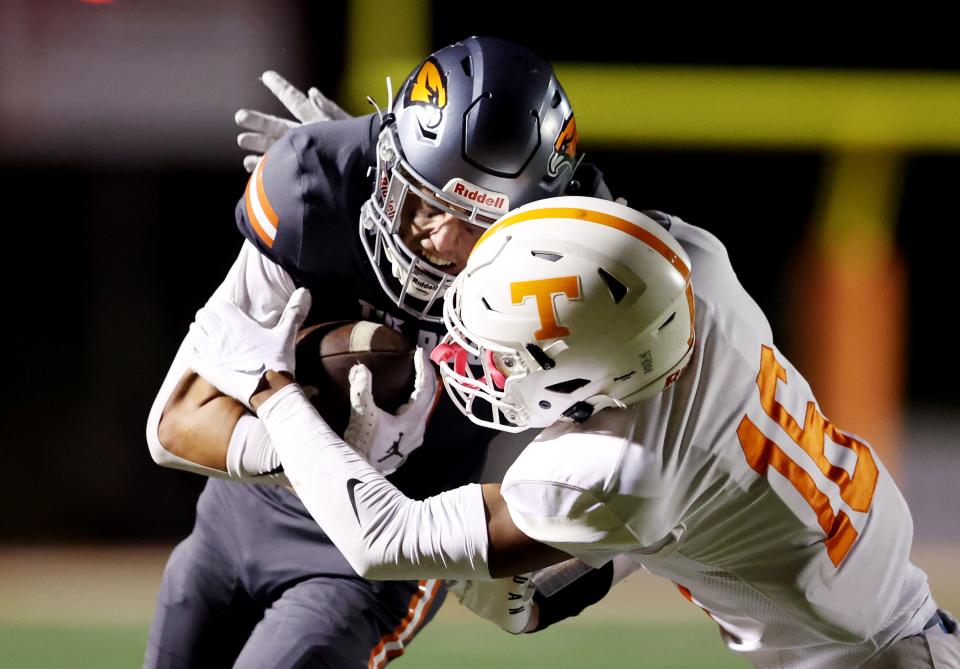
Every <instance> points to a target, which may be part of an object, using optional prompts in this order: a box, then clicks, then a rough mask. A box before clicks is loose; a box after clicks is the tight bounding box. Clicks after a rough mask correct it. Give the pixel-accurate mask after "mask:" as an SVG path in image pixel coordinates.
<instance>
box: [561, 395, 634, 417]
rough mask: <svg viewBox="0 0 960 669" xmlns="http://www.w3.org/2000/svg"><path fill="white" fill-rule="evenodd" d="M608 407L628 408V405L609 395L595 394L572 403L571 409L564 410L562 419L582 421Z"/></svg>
mask: <svg viewBox="0 0 960 669" xmlns="http://www.w3.org/2000/svg"><path fill="white" fill-rule="evenodd" d="M608 407H616V408H617V409H626V408H627V405H626V404H624V403H623V402H621V401H620V400H618V399H616V398H613V397H610V396H609V395H594V396H593V397H588V398H587V399H585V400H581V401H580V402H577V403H576V404H573V405H571V406H570V408H569V409H567V410H566V411H564V412H563V418H562V419H561V420H566V421H572V422H574V423H582V422H584V421H585V420H587V419H588V418H590V416H592V415H593V414H595V413H597V412H598V411H603V410H604V409H606V408H608Z"/></svg>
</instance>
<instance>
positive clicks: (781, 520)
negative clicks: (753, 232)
mask: <svg viewBox="0 0 960 669" xmlns="http://www.w3.org/2000/svg"><path fill="white" fill-rule="evenodd" d="M670 232H671V233H672V234H673V235H674V236H675V237H676V238H677V239H678V240H679V241H680V243H681V245H682V246H683V248H684V249H685V250H686V252H687V253H688V254H689V256H690V259H691V264H692V275H691V277H692V282H693V289H694V293H695V296H696V321H695V322H696V338H697V339H696V348H695V354H694V358H693V360H692V361H691V363H690V366H689V367H688V368H687V370H686V371H685V372H684V373H683V375H682V376H681V377H680V379H679V380H678V381H677V382H676V383H675V384H674V385H673V386H672V387H671V388H670V389H668V390H667V391H666V392H664V393H662V394H660V395H658V396H656V397H653V398H650V399H647V400H643V401H641V402H640V403H638V404H635V405H633V406H631V407H628V408H627V409H625V410H616V409H608V410H605V411H602V412H600V413H598V414H596V415H595V416H594V417H592V418H591V419H590V420H588V421H587V422H585V423H583V424H581V425H577V424H573V423H558V424H556V425H554V426H552V427H550V428H548V429H547V430H545V431H544V432H543V433H542V434H541V435H540V437H538V439H537V440H536V441H534V442H533V443H532V444H531V445H530V446H529V447H528V448H527V449H526V450H525V451H524V452H523V453H522V454H521V455H520V457H519V458H518V460H517V461H516V462H515V463H514V464H513V466H512V467H511V468H510V469H509V471H508V472H507V474H506V476H505V478H504V481H503V486H502V489H501V491H502V495H503V497H504V499H505V500H506V503H507V505H508V508H509V510H510V514H511V516H512V518H513V520H514V522H515V523H516V525H517V527H519V528H520V529H521V530H523V532H524V533H526V534H527V535H528V536H530V537H532V538H534V539H537V540H539V541H542V542H544V543H547V544H551V545H553V546H556V547H558V548H560V549H562V550H564V551H566V552H568V553H570V554H571V555H574V556H576V557H579V558H580V559H582V560H584V561H586V562H588V563H590V564H592V565H594V566H600V565H601V564H603V563H604V562H606V561H607V560H608V559H610V558H611V557H612V556H614V555H616V554H620V553H626V554H629V555H630V556H631V557H632V558H633V559H635V560H636V561H637V562H639V563H641V564H642V565H643V566H644V567H645V568H646V569H648V570H649V571H650V572H652V573H654V574H658V575H661V576H664V577H666V578H668V579H671V580H672V581H674V582H675V583H676V584H677V586H678V587H679V589H680V591H681V592H682V593H683V594H684V595H685V596H686V597H687V598H688V599H690V600H691V601H693V602H694V603H695V604H697V605H699V606H701V607H702V608H704V609H705V610H706V611H707V612H708V613H709V614H710V616H711V617H713V618H714V619H715V620H716V621H717V623H719V625H720V627H721V628H722V630H723V632H724V637H725V639H726V640H727V644H728V646H730V648H732V649H733V650H737V651H740V652H742V653H745V654H746V655H747V656H748V657H749V659H750V660H751V661H752V662H753V663H754V664H755V665H756V666H758V667H791V668H800V667H817V668H822V667H852V666H856V665H858V664H859V663H860V662H862V661H863V660H865V659H867V658H868V657H870V656H872V655H874V654H875V653H876V652H877V650H878V649H880V648H883V647H885V646H886V645H887V644H889V643H892V642H893V641H895V640H896V639H899V638H901V637H903V636H907V635H910V634H916V633H919V632H920V631H921V630H922V628H923V625H924V623H925V622H926V621H927V620H928V619H929V618H930V617H931V616H932V615H933V614H934V612H935V610H936V606H935V604H934V602H933V600H932V598H931V596H930V592H929V588H928V586H927V582H926V576H925V575H924V573H923V572H922V571H920V570H919V569H917V568H916V567H914V566H913V565H912V564H911V563H910V560H909V554H910V545H911V540H912V534H913V523H912V520H911V518H910V513H909V510H908V509H907V505H906V503H905V501H904V499H903V497H902V496H901V494H900V492H899V491H898V490H897V487H896V485H895V484H894V482H893V479H892V478H891V477H890V475H889V473H888V472H887V471H886V469H884V467H883V465H882V464H881V463H880V462H879V460H878V459H877V457H876V455H875V454H874V453H873V451H872V450H871V449H870V447H869V446H868V445H867V444H866V443H865V442H864V441H863V440H861V439H859V438H857V437H854V436H852V435H850V434H848V433H844V432H841V431H840V430H839V429H837V428H836V427H835V426H834V425H833V424H832V423H830V422H829V420H827V419H826V418H825V417H824V416H823V414H822V413H821V412H820V409H819V407H818V405H817V403H816V400H815V399H814V396H813V394H812V393H811V391H810V387H809V385H808V384H807V382H806V381H805V380H804V379H803V377H802V376H801V375H800V374H799V373H798V372H797V370H796V369H794V367H793V366H792V365H791V364H790V362H789V361H788V360H787V359H786V358H785V357H784V356H783V354H782V353H780V352H779V351H778V350H777V348H776V347H775V346H774V344H773V337H772V335H771V331H770V326H769V324H768V323H767V321H766V318H765V317H764V315H763V313H762V312H761V311H760V309H759V307H758V306H757V305H756V303H755V302H754V301H753V300H752V299H751V298H750V297H749V296H748V295H747V293H746V292H745V291H744V289H743V287H742V286H741V285H740V283H739V281H738V280H737V278H736V275H735V274H734V272H733V268H732V267H731V265H730V262H729V259H728V257H727V253H726V250H725V249H724V247H723V245H722V244H721V243H720V242H719V241H718V240H717V239H716V238H715V237H713V236H712V235H710V234H709V233H707V232H705V231H703V230H700V229H699V228H696V227H694V226H691V225H689V224H686V223H684V222H682V221H680V220H678V219H676V218H674V219H673V225H672V227H671V229H670ZM851 381H852V385H851V389H850V391H851V392H856V391H857V390H856V387H855V385H854V384H855V380H851Z"/></svg>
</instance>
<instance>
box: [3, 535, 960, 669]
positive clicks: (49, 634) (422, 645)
mask: <svg viewBox="0 0 960 669" xmlns="http://www.w3.org/2000/svg"><path fill="white" fill-rule="evenodd" d="M169 550H170V547H169V546H164V547H151V548H130V547H126V548H124V547H103V546H101V547H93V548H89V547H88V548H83V547H80V548H77V547H73V548H70V547H68V548H62V547H61V548H44V549H32V548H31V549H17V548H9V547H8V548H6V549H0V669H60V668H64V669H87V668H89V669H114V668H117V669H119V668H123V669H128V668H130V667H139V666H140V665H141V663H142V660H143V651H144V644H145V642H146V636H147V627H148V625H149V621H150V618H151V616H152V611H153V601H154V598H155V596H156V591H157V588H158V587H159V584H160V575H161V572H162V567H163V564H164V562H165V560H166V557H167V554H168V553H169ZM914 560H915V562H917V564H919V565H920V566H921V567H922V568H924V569H925V570H926V571H927V573H928V575H929V576H930V581H931V584H932V586H933V590H934V593H935V596H936V597H937V599H938V601H939V603H940V604H941V605H942V606H944V607H946V608H952V609H953V610H954V611H957V610H960V582H958V581H957V580H956V579H955V578H954V577H953V576H954V572H955V566H956V564H957V563H958V560H960V550H958V548H957V547H954V546H945V547H927V548H925V549H921V550H915V551H914ZM391 666H392V667H396V668H397V669H413V668H420V669H435V668H436V669H440V668H441V667H442V668H443V669H450V668H451V667H455V668H456V669H468V668H472V667H478V668H479V667H492V668H495V669H505V668H509V669H513V668H514V667H518V668H524V669H539V668H541V667H542V668H544V669H547V668H549V669H563V668H564V667H576V668H578V669H618V668H620V667H623V668H626V667H630V668H631V669H644V668H649V669H674V668H676V669H681V668H683V669H689V668H696V669H699V668H701V667H709V668H710V669H726V668H734V667H740V668H741V669H742V668H745V667H748V666H749V665H747V664H746V663H745V662H744V661H743V660H742V659H740V658H737V657H735V656H734V655H732V654H731V653H730V652H728V651H727V650H726V649H725V648H724V647H723V645H722V643H721V641H720V638H719V635H718V634H717V628H716V625H715V624H714V623H713V622H712V621H711V620H710V619H709V618H708V617H707V616H706V615H704V613H703V611H701V610H700V609H698V608H697V607H695V606H693V605H691V604H689V603H688V602H687V601H686V600H685V599H684V598H683V597H681V596H680V595H679V594H678V593H677V591H676V588H674V587H673V586H672V585H671V584H670V583H668V582H665V581H663V580H661V579H656V578H654V577H652V576H650V575H649V574H643V573H638V574H636V575H634V576H632V577H631V578H630V579H628V580H627V581H626V582H625V583H623V584H621V585H620V586H618V587H617V588H615V589H614V590H613V592H611V593H610V595H609V596H608V597H607V598H605V599H604V601H603V602H601V603H600V604H598V605H596V606H594V607H592V608H591V609H589V610H588V611H587V612H585V613H584V614H583V615H582V616H580V617H578V618H576V619H574V620H570V621H565V622H564V623H562V624H560V625H558V626H556V627H553V628H551V629H549V630H546V631H545V632H542V633H538V634H532V635H522V636H518V637H513V636H510V635H508V634H506V633H505V632H502V631H500V630H499V629H498V628H496V627H494V626H493V625H490V624H489V623H485V622H483V621H480V620H479V619H477V618H475V617H474V616H473V615H472V614H470V613H469V612H468V611H466V610H465V609H463V608H462V607H461V606H460V605H459V604H458V603H457V602H456V601H449V602H447V603H446V604H445V605H444V606H443V608H442V609H441V610H440V612H439V613H438V615H437V618H436V620H435V621H434V622H433V623H431V624H430V625H428V626H427V627H426V628H425V629H424V630H423V631H422V632H421V634H420V635H419V636H418V637H417V638H416V639H415V640H414V642H413V643H412V644H410V646H409V648H408V652H407V654H406V655H405V656H403V657H400V658H399V659H397V660H395V661H394V662H393V663H392V664H391Z"/></svg>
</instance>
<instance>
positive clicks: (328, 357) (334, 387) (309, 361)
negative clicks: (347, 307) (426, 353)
mask: <svg viewBox="0 0 960 669" xmlns="http://www.w3.org/2000/svg"><path fill="white" fill-rule="evenodd" d="M414 350H415V347H414V345H413V343H412V342H411V341H410V340H409V339H407V338H406V337H404V336H403V335H402V334H400V333H399V332H396V331H395V330H392V329H391V328H389V327H387V326H386V325H381V324H379V323H370V322H368V321H335V322H332V323H321V324H319V325H313V326H311V327H309V328H305V329H303V330H301V331H300V333H299V334H298V335H297V351H296V354H297V374H296V376H297V382H298V383H299V384H300V385H301V386H303V388H304V390H305V391H306V393H307V396H308V397H310V401H311V402H312V403H313V405H314V406H315V407H316V408H317V411H319V412H320V415H321V416H323V418H324V420H326V421H327V424H329V425H330V427H331V428H333V430H334V431H335V432H336V433H337V434H339V435H341V436H342V435H343V431H344V430H345V429H346V427H347V422H348V421H349V419H350V380H349V374H350V368H351V367H353V366H354V365H355V364H356V363H358V362H362V363H363V364H364V365H366V366H367V367H368V368H369V369H370V371H371V372H372V373H373V399H374V400H375V401H376V403H377V406H379V407H380V408H381V409H383V410H385V411H389V412H391V413H392V412H394V411H396V410H397V409H398V408H399V407H400V405H402V404H404V403H405V402H407V400H409V398H410V393H412V392H413V382H414V367H413V353H414Z"/></svg>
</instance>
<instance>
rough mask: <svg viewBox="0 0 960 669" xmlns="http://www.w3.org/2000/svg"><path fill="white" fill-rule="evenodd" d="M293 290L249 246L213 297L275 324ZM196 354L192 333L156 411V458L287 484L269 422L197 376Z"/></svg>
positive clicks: (152, 434)
mask: <svg viewBox="0 0 960 669" xmlns="http://www.w3.org/2000/svg"><path fill="white" fill-rule="evenodd" d="M292 292H293V282H292V281H291V280H290V278H289V276H288V275H287V274H286V272H284V271H283V270H282V269H281V268H280V267H278V266H277V265H276V264H274V263H272V262H271V261H269V260H268V259H267V258H265V257H264V256H263V255H262V254H260V253H259V252H258V251H257V249H256V248H254V247H253V246H252V245H251V244H249V243H245V244H244V246H243V249H242V250H241V252H240V255H239V256H238V258H237V260H236V262H235V263H234V265H233V267H232V268H231V269H230V272H229V273H228V275H227V277H226V279H225V280H224V282H223V283H222V284H221V285H220V287H219V288H218V289H217V290H216V292H215V293H214V296H213V299H222V300H227V301H229V302H232V303H234V304H237V305H239V306H240V307H241V308H243V309H244V310H245V311H248V312H250V313H251V314H253V315H254V317H255V318H256V319H257V320H259V321H262V322H265V323H268V324H272V323H275V322H276V321H277V320H278V319H279V316H280V313H281V311H282V309H283V306H284V305H285V304H286V301H287V298H288V297H289V296H290V294H291V293H292ZM192 351H193V343H192V341H191V337H190V334H187V336H186V337H185V338H184V341H183V343H182V344H181V346H180V350H179V351H178V352H177V355H176V356H175V357H174V360H173V362H172V363H171V366H170V369H169V371H168V372H167V376H166V378H165V379H164V381H163V384H162V385H161V387H160V390H159V392H158V393H157V396H156V398H155V399H154V403H153V406H152V408H151V410H150V415H149V417H148V419H147V429H146V433H147V434H146V436H147V444H148V446H149V448H150V454H151V456H152V457H153V460H154V461H155V462H156V463H157V464H159V465H161V466H164V467H172V468H176V469H183V470H186V471H192V472H195V473H198V474H202V475H205V476H214V477H221V478H228V477H229V478H239V479H244V480H249V481H251V482H258V483H263V482H276V483H285V482H286V479H285V478H284V477H282V476H277V475H275V474H270V472H271V471H273V470H274V469H276V468H277V467H278V466H279V459H278V457H277V455H276V452H275V451H274V450H273V447H272V444H271V443H270V440H269V435H267V432H266V429H265V428H264V427H263V425H262V423H260V421H259V420H257V419H256V417H255V416H254V415H253V414H252V413H251V412H249V411H248V410H247V409H246V407H244V406H243V405H242V404H241V403H239V402H237V401H236V400H235V399H233V398H232V397H228V396H224V395H223V394H222V393H220V392H219V391H218V390H217V389H216V388H215V387H214V386H212V385H210V384H209V383H207V382H206V381H204V380H203V379H201V378H200V377H199V376H197V374H196V373H195V372H194V371H193V370H192V369H191V368H190V355H191V353H192Z"/></svg>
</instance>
